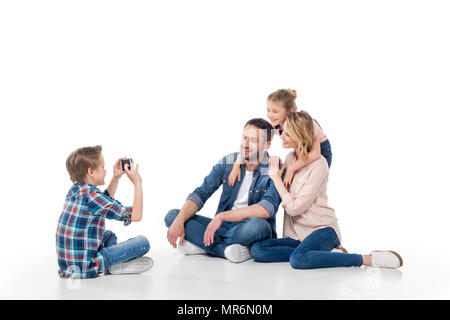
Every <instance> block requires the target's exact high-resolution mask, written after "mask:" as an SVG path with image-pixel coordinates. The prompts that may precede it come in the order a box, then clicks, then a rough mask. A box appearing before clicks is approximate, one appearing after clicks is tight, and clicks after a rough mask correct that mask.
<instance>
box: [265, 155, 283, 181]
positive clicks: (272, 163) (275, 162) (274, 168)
mask: <svg viewBox="0 0 450 320" xmlns="http://www.w3.org/2000/svg"><path fill="white" fill-rule="evenodd" d="M280 163H281V165H282V167H281V169H280V168H279V165H280ZM284 169H285V166H284V164H283V162H282V161H281V160H280V158H279V157H270V159H269V177H270V178H271V179H272V180H274V179H277V178H280V179H281V176H282V175H283V172H284Z"/></svg>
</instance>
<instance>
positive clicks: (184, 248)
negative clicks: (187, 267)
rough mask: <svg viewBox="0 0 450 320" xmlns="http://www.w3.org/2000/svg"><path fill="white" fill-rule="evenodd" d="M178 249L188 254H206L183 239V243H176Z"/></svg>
mask: <svg viewBox="0 0 450 320" xmlns="http://www.w3.org/2000/svg"><path fill="white" fill-rule="evenodd" d="M178 251H180V252H181V253H182V254H185V255H190V254H206V251H205V250H203V249H202V248H200V247H198V246H196V245H195V244H193V243H191V242H189V241H187V240H183V245H181V246H180V245H178Z"/></svg>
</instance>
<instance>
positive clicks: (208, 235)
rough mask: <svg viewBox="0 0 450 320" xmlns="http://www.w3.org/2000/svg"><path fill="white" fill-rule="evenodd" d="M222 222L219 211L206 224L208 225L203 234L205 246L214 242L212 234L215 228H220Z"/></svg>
mask: <svg viewBox="0 0 450 320" xmlns="http://www.w3.org/2000/svg"><path fill="white" fill-rule="evenodd" d="M222 222H223V219H222V216H221V214H220V213H219V214H218V215H216V216H215V217H214V218H213V219H212V220H211V222H210V223H209V224H208V227H206V231H205V235H204V236H203V243H204V244H205V246H209V245H211V244H212V243H213V242H214V234H215V233H216V231H217V229H219V228H220V226H221V225H222Z"/></svg>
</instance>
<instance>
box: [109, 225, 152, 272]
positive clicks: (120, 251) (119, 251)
mask: <svg viewBox="0 0 450 320" xmlns="http://www.w3.org/2000/svg"><path fill="white" fill-rule="evenodd" d="M102 243H103V263H104V266H105V270H108V268H109V267H111V266H113V265H115V264H118V263H122V262H126V261H128V260H131V259H135V258H139V257H142V256H143V255H144V254H146V253H147V252H148V251H149V250H150V243H149V242H148V240H147V238H146V237H144V236H137V237H135V238H131V239H128V240H127V241H124V242H121V243H119V244H117V237H116V235H115V234H114V232H112V231H110V230H106V231H105V232H104V234H103V238H102Z"/></svg>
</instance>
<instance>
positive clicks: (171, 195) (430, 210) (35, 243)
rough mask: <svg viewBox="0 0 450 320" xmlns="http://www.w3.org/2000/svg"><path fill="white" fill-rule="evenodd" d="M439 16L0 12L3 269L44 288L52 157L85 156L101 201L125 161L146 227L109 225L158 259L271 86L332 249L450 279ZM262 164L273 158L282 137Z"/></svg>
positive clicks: (122, 7) (287, 5)
mask: <svg viewBox="0 0 450 320" xmlns="http://www.w3.org/2000/svg"><path fill="white" fill-rule="evenodd" d="M449 16H450V5H449V4H448V2H447V1H302V2H300V1H160V2H148V1H127V2H125V1H124V2H121V1H70V2H68V1H39V2H38V1H4V2H1V4H0V108H1V118H0V119H1V120H0V133H1V138H0V139H1V140H0V141H1V149H0V150H1V154H2V156H1V158H0V165H1V168H2V174H1V182H2V183H1V185H0V188H1V190H0V194H1V202H0V212H1V217H2V222H1V230H0V245H1V250H2V264H3V266H2V268H6V270H7V272H8V273H14V270H15V266H14V264H15V263H17V261H19V260H20V261H22V262H20V263H23V261H27V262H29V263H30V266H31V267H34V266H33V261H38V260H37V259H38V257H41V256H43V255H47V256H48V258H49V259H54V272H55V277H57V263H56V254H55V231H56V223H57V219H58V217H59V214H60V212H61V210H62V207H63V203H64V198H65V195H66V193H67V191H68V189H69V188H70V186H71V181H70V179H69V176H68V174H67V172H66V169H65V160H66V157H67V156H68V154H69V153H70V152H71V151H73V150H74V149H76V148H78V147H81V146H87V145H96V144H101V145H102V146H103V149H104V157H105V160H106V169H107V170H108V174H107V177H106V185H105V186H103V187H101V189H103V188H105V187H106V186H107V184H108V183H109V180H110V178H111V173H112V165H113V163H114V161H115V160H116V159H117V158H119V157H121V156H124V155H126V156H129V157H132V158H133V159H135V161H136V162H138V163H139V165H140V171H141V175H142V177H143V187H144V218H143V221H142V222H140V223H133V224H131V225H130V226H128V227H126V228H124V227H123V226H122V224H121V223H119V222H115V221H107V228H108V229H111V230H113V231H115V232H116V233H117V234H118V236H119V241H122V240H126V239H127V238H128V237H131V236H133V235H136V234H143V235H146V236H147V237H148V238H149V240H150V243H151V245H152V248H159V249H161V250H165V249H167V250H170V246H169V244H168V243H167V241H166V238H165V237H166V228H165V226H164V222H163V218H164V215H165V214H166V213H167V211H168V210H169V209H171V208H180V207H181V206H182V204H183V202H184V200H185V199H186V196H187V195H188V194H189V193H190V192H192V191H193V190H194V188H195V187H197V186H198V185H200V183H201V182H202V180H203V178H204V176H205V175H206V174H208V173H209V171H210V169H211V167H212V166H213V165H214V164H215V163H216V162H217V161H218V160H219V159H220V158H221V157H222V156H223V155H225V154H227V153H230V152H234V151H237V149H238V147H239V142H240V136H241V134H242V129H243V125H244V124H245V122H246V121H247V120H249V119H250V118H253V117H263V118H266V119H267V116H266V97H267V95H268V94H269V93H271V92H272V91H275V90H277V89H279V88H292V89H296V90H297V92H298V99H297V104H298V106H299V108H300V109H304V110H307V111H308V112H310V113H311V114H312V116H313V117H314V118H315V119H317V120H318V122H319V123H320V124H321V126H322V128H323V129H324V132H325V134H326V135H327V136H328V137H329V139H330V142H331V145H332V150H333V163H332V166H331V170H330V177H329V185H328V186H329V187H328V197H329V201H330V206H332V207H333V208H334V209H335V210H336V214H337V216H338V218H339V223H340V226H341V231H342V236H343V242H344V243H343V244H344V246H346V247H347V248H348V249H349V250H350V251H352V252H361V253H364V252H367V251H369V250H372V249H393V250H396V251H398V252H399V253H400V254H402V255H403V258H404V260H405V265H407V264H408V263H421V264H422V265H423V268H425V269H427V268H429V269H430V270H432V268H433V266H436V265H450V263H449V260H450V259H449V258H448V254H447V252H448V236H447V235H448V233H449V223H450V218H449V213H450V212H449V211H450V210H449V207H448V204H447V201H448V187H449V183H448V181H449V178H450V174H449V169H448V168H449V164H448V159H449V155H450V153H449V151H448V139H449V136H450V135H449V131H448V117H447V110H448V108H449V107H450V97H449V88H450V87H449V85H450V77H449V74H450V59H449V57H450V41H449V39H450V38H449V36H450V35H449V30H450V20H449V19H448V17H449ZM270 153H271V155H280V156H281V157H283V158H284V156H285V155H286V151H285V150H282V148H281V142H280V139H279V137H275V138H274V144H273V147H272V148H271V150H270ZM132 191H133V188H132V184H131V182H130V181H128V180H127V178H126V177H125V176H124V177H123V178H122V180H121V182H120V184H119V188H118V190H117V194H116V198H117V199H119V200H120V201H121V202H122V203H123V204H126V205H131V204H132V199H133V193H132ZM219 193H220V192H217V193H216V194H215V195H214V197H213V198H212V199H210V200H209V201H208V203H207V205H206V206H205V207H204V209H203V210H202V214H204V215H207V216H212V215H213V213H214V212H215V210H216V208H217V203H218V196H219ZM282 217H283V212H282V210H280V211H279V212H278V220H277V227H278V229H279V231H280V232H281V226H282ZM280 235H281V234H280ZM437 286H438V287H439V284H437ZM436 290H437V292H444V291H446V292H447V294H448V289H445V288H440V289H439V288H438V289H436Z"/></svg>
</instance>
